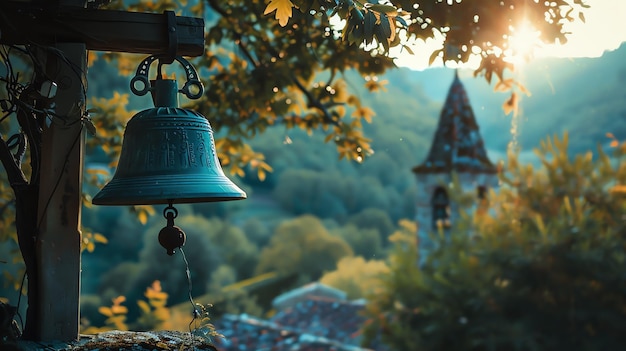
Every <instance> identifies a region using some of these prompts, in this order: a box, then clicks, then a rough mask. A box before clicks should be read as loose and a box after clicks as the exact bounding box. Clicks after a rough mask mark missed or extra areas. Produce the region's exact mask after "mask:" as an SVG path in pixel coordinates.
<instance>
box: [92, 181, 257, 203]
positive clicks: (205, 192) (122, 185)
mask: <svg viewBox="0 0 626 351" xmlns="http://www.w3.org/2000/svg"><path fill="white" fill-rule="evenodd" d="M246 198H247V195H246V193H245V192H244V191H243V190H241V189H240V188H239V187H238V186H237V185H235V183H233V182H232V181H231V180H230V179H228V178H226V177H224V176H221V177H213V176H205V177H186V176H175V175H174V176H173V175H168V176H167V177H124V178H115V177H113V179H112V180H111V181H110V182H109V183H108V184H107V185H105V186H104V187H103V188H102V190H100V192H98V193H97V194H96V195H95V196H94V197H93V199H92V200H91V203H92V204H94V205H112V206H115V205H158V204H168V203H172V204H181V203H199V202H221V201H233V200H244V199H246Z"/></svg>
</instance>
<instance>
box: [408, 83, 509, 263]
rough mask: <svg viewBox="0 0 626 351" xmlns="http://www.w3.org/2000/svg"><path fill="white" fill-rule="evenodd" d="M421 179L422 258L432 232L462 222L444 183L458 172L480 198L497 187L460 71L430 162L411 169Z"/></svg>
mask: <svg viewBox="0 0 626 351" xmlns="http://www.w3.org/2000/svg"><path fill="white" fill-rule="evenodd" d="M413 172H414V173H415V174H416V176H417V187H418V189H417V190H418V195H417V204H416V205H417V208H416V221H417V224H418V233H417V235H418V239H419V248H420V256H421V257H422V259H423V257H424V255H426V254H427V253H428V252H429V250H431V249H432V248H433V246H432V241H431V240H430V238H429V233H432V232H436V231H437V230H439V227H440V226H441V227H442V228H443V229H444V231H447V230H448V228H450V226H451V225H452V224H453V223H454V221H455V220H457V218H458V211H457V206H456V205H455V204H454V203H453V202H452V201H451V200H450V197H449V195H448V192H447V190H446V187H445V186H442V185H445V184H450V183H451V182H452V175H453V174H456V175H457V176H458V179H459V183H460V185H461V187H462V188H463V190H464V191H475V192H476V196H477V198H478V199H480V198H482V197H484V196H486V194H487V191H488V189H489V188H495V187H497V186H498V176H497V169H496V167H495V166H494V164H493V163H492V162H491V161H490V160H489V157H488V156H487V152H486V151H485V146H484V143H483V139H482V137H481V136H480V133H479V127H478V124H477V123H476V118H475V117H474V112H473V110H472V106H471V105H470V102H469V99H468V97H467V93H466V91H465V88H464V86H463V84H462V83H461V81H460V79H459V76H458V72H455V75H454V80H453V81H452V85H451V86H450V89H449V91H448V96H447V97H446V101H445V104H444V106H443V108H442V110H441V114H440V116H439V123H438V125H437V130H436V131H435V134H434V138H433V142H432V145H431V147H430V151H429V152H428V156H427V157H426V160H425V161H424V162H423V163H421V164H420V165H418V166H416V167H414V168H413Z"/></svg>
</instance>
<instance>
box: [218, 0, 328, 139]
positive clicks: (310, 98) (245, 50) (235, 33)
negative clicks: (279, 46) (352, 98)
mask: <svg viewBox="0 0 626 351" xmlns="http://www.w3.org/2000/svg"><path fill="white" fill-rule="evenodd" d="M207 3H208V4H209V6H210V7H211V8H213V10H215V12H217V13H219V14H220V15H221V16H222V17H223V18H225V19H226V20H227V21H229V22H232V21H230V16H229V15H228V14H227V13H226V11H224V9H222V8H221V7H220V6H219V2H218V1H217V0H207ZM230 31H231V32H232V33H233V36H234V37H235V39H236V40H237V46H239V48H240V49H241V51H242V52H243V53H244V55H245V56H246V57H247V58H248V60H249V61H250V63H251V64H252V65H253V66H254V67H255V68H256V67H259V66H261V63H258V62H256V61H255V60H254V58H253V57H252V55H251V54H250V51H249V50H248V48H247V47H246V45H245V44H244V43H243V40H242V35H241V33H239V32H238V31H237V30H235V28H234V26H232V25H231V27H230ZM264 44H265V47H266V48H267V51H268V52H269V53H270V55H272V56H274V57H279V55H278V52H276V50H274V48H273V47H272V46H271V45H267V43H264ZM333 77H334V72H333V73H332V74H331V78H330V80H331V81H332V79H333ZM290 78H291V81H292V82H293V83H294V84H295V85H296V87H297V88H298V89H299V90H300V91H301V92H302V94H304V96H306V98H307V100H308V101H309V103H308V104H307V106H309V107H313V108H316V109H318V110H319V111H320V112H321V113H322V116H323V118H324V121H325V122H326V123H329V124H333V125H335V126H338V127H339V126H340V123H339V121H337V120H336V119H334V118H333V117H332V116H331V115H330V113H329V112H328V109H327V108H326V106H324V105H323V104H322V103H321V101H320V100H319V99H318V98H316V97H314V96H313V94H312V93H311V92H310V91H309V90H308V89H307V88H306V87H305V86H304V85H303V84H302V83H301V82H300V81H299V80H298V79H297V78H296V77H295V76H294V75H291V76H290ZM328 84H330V83H328ZM328 84H327V85H328Z"/></svg>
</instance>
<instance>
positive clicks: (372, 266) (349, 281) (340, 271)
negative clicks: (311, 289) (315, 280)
mask: <svg viewBox="0 0 626 351" xmlns="http://www.w3.org/2000/svg"><path fill="white" fill-rule="evenodd" d="M388 273H389V267H387V265H386V264H385V261H383V260H365V259H364V258H363V257H360V256H356V257H344V258H342V259H341V260H339V262H337V269H335V270H334V271H330V272H326V273H324V275H323V276H322V278H320V283H322V284H326V285H329V286H332V287H334V288H337V289H339V290H342V291H344V292H345V293H346V294H347V295H348V298H349V299H361V298H367V297H368V296H371V295H375V294H376V293H377V292H379V291H380V278H381V276H382V275H384V274H388Z"/></svg>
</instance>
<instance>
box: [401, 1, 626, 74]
mask: <svg viewBox="0 0 626 351" xmlns="http://www.w3.org/2000/svg"><path fill="white" fill-rule="evenodd" d="M586 3H587V4H588V5H590V6H591V7H590V8H588V9H587V10H586V11H585V19H586V22H585V23H581V22H580V21H576V22H574V23H568V24H567V25H566V27H565V29H566V31H569V32H571V33H572V34H570V35H568V36H567V37H568V42H567V44H565V45H560V46H555V45H553V46H550V47H546V48H542V49H541V50H540V51H538V52H535V56H536V57H542V56H556V57H599V56H601V55H602V53H603V52H604V51H611V50H615V49H617V48H618V47H619V46H620V44H621V43H623V42H625V41H626V19H625V18H624V16H626V0H586ZM421 45H422V46H421V47H420V46H417V47H413V52H415V53H416V55H410V54H399V53H395V54H394V56H397V57H398V59H397V60H396V64H398V65H399V66H402V67H409V68H411V69H415V70H423V69H425V68H427V67H428V58H429V56H430V52H432V50H430V49H428V47H426V48H424V46H423V45H429V46H430V47H432V45H436V44H435V43H427V44H423V43H422V44H421ZM419 52H427V53H428V54H425V55H419V54H417V53H419ZM476 63H477V62H476V61H475V62H474V63H470V65H469V66H470V67H473V66H475V65H476Z"/></svg>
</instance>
